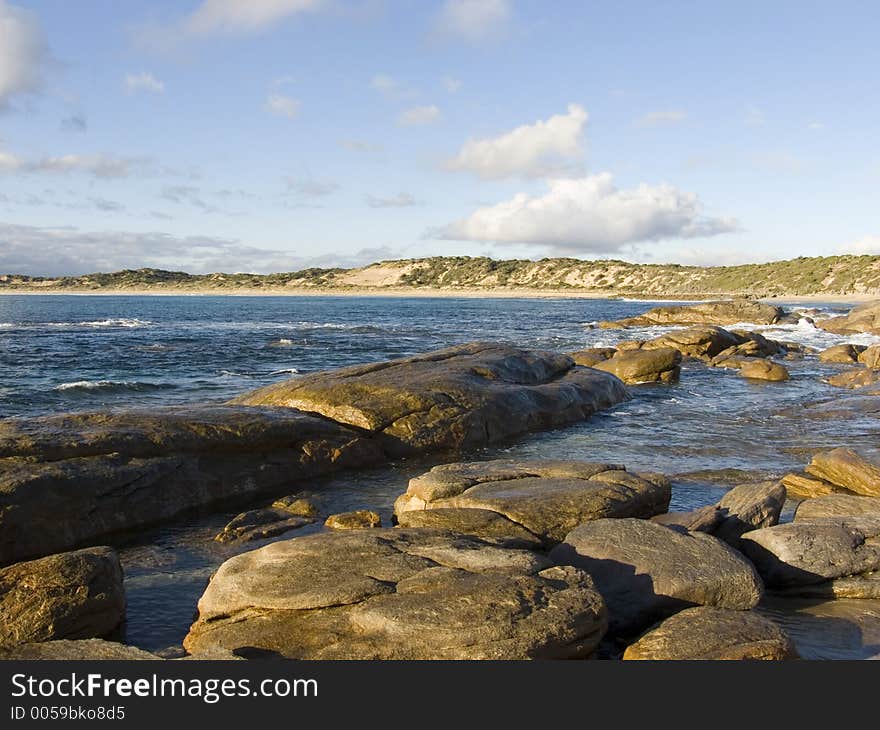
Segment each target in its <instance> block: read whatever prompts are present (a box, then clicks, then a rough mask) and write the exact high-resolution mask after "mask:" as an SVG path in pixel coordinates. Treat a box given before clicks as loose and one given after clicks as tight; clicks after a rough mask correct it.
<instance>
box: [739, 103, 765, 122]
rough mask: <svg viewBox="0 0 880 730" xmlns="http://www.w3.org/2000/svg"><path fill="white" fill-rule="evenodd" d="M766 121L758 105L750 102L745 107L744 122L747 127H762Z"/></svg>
mask: <svg viewBox="0 0 880 730" xmlns="http://www.w3.org/2000/svg"><path fill="white" fill-rule="evenodd" d="M766 122H767V119H766V117H765V116H764V112H762V111H761V110H760V109H758V107H756V106H754V105H752V104H750V105H749V106H748V108H747V109H746V116H745V119H744V123H745V125H746V126H747V127H763V126H764V124H765V123H766Z"/></svg>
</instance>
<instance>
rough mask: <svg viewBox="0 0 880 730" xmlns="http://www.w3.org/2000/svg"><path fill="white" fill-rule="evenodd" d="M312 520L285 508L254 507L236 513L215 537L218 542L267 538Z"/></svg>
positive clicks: (309, 522)
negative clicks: (291, 512)
mask: <svg viewBox="0 0 880 730" xmlns="http://www.w3.org/2000/svg"><path fill="white" fill-rule="evenodd" d="M312 522H314V520H313V519H311V518H309V517H297V516H294V515H291V514H290V513H289V512H287V511H285V510H283V509H273V508H269V509H252V510H250V511H248V512H242V513H241V514H240V515H236V516H235V517H234V518H233V519H232V520H231V521H230V522H229V524H228V525H226V527H224V528H223V529H222V530H221V531H220V532H219V533H218V534H217V535H216V536H215V537H214V539H215V540H216V541H217V542H250V541H252V540H265V539H267V538H270V537H275V536H277V535H283V534H284V533H285V532H289V531H290V530H296V529H297V528H299V527H305V526H306V525H310V524H311V523H312Z"/></svg>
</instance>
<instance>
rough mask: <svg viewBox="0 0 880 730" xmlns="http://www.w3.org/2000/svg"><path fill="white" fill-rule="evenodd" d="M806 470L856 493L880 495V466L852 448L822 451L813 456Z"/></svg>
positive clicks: (870, 495)
mask: <svg viewBox="0 0 880 730" xmlns="http://www.w3.org/2000/svg"><path fill="white" fill-rule="evenodd" d="M806 471H807V473H808V474H811V475H812V476H814V477H818V478H819V479H824V480H825V481H827V482H830V483H831V484H834V485H836V486H838V487H842V488H843V489H847V490H849V491H850V492H853V493H854V494H862V495H864V496H867V497H880V466H877V465H876V464H874V463H872V462H870V461H868V460H867V459H864V458H862V457H861V456H860V455H859V454H858V453H857V452H855V451H853V450H852V449H846V448H839V449H832V450H831V451H820V452H819V453H817V454H815V455H814V456H813V460H812V461H811V462H810V463H809V464H808V465H807V468H806Z"/></svg>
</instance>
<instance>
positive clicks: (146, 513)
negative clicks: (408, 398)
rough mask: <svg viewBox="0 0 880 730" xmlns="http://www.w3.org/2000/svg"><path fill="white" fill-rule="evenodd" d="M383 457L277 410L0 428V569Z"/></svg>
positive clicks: (211, 410) (365, 441) (73, 417)
mask: <svg viewBox="0 0 880 730" xmlns="http://www.w3.org/2000/svg"><path fill="white" fill-rule="evenodd" d="M621 387H622V386H621ZM385 461H387V457H386V455H385V453H384V452H383V450H382V448H381V446H380V445H379V444H377V443H376V442H375V441H373V440H372V439H370V438H367V437H365V436H364V435H363V434H362V433H360V432H358V431H357V430H355V429H351V428H349V427H347V426H342V425H339V424H336V423H332V422H331V421H328V420H327V419H324V418H319V417H315V416H310V415H308V414H305V413H300V412H299V411H295V410H292V409H287V408H256V407H245V406H201V407H170V408H151V409H149V410H146V409H139V410H126V411H108V412H91V413H72V414H66V415H61V416H47V417H42V418H33V419H6V420H0V565H2V564H7V563H11V562H15V561H18V560H23V559H25V558H30V557H35V556H40V555H46V554H50V553H57V552H60V551H63V550H67V549H70V548H72V547H77V546H79V545H83V544H88V543H92V544H94V543H95V542H97V541H98V540H100V539H103V538H104V537H105V536H108V535H112V534H116V533H119V532H121V531H125V530H134V529H139V528H142V527H144V526H147V525H151V524H155V523H159V522H162V521H163V520H168V519H171V518H174V517H176V516H178V515H180V514H183V513H184V512H186V511H188V510H192V509H193V508H196V507H203V506H208V505H213V504H220V503H225V502H227V501H228V500H230V499H233V498H235V499H243V498H247V497H249V496H251V495H253V494H256V493H258V492H261V491H264V490H268V489H277V488H279V487H280V486H282V485H284V484H289V483H290V482H291V481H293V480H296V479H305V478H310V477H314V476H316V475H319V474H326V473H329V472H332V471H334V470H338V469H342V468H352V467H358V466H367V465H375V464H378V463H383V462H385Z"/></svg>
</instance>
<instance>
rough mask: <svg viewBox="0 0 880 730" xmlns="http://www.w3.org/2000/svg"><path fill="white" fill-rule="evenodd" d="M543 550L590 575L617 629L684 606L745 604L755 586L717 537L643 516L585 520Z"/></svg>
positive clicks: (632, 628)
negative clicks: (546, 549) (677, 527)
mask: <svg viewBox="0 0 880 730" xmlns="http://www.w3.org/2000/svg"><path fill="white" fill-rule="evenodd" d="M550 557H551V558H552V559H553V560H554V561H555V562H557V563H559V564H562V565H574V566H576V567H578V568H582V569H583V570H585V571H587V572H588V573H589V574H590V575H592V576H593V579H594V580H595V582H596V588H597V589H598V590H599V592H600V593H601V594H602V596H603V597H604V599H605V602H606V604H607V605H608V611H609V613H610V616H611V630H612V631H613V632H615V633H618V634H620V635H632V634H635V633H638V632H639V631H642V630H644V629H645V628H646V627H647V626H649V625H651V624H652V623H654V622H656V621H658V620H661V619H664V618H666V617H667V616H670V615H672V614H674V613H677V612H678V611H680V610H682V609H684V608H688V607H690V606H695V605H706V606H718V607H720V608H731V609H749V608H753V607H754V606H755V605H756V604H757V603H758V601H759V600H760V598H761V593H762V590H763V586H762V583H761V579H760V578H759V577H758V575H757V573H756V572H755V569H754V568H753V567H752V565H751V563H749V562H748V561H747V560H746V559H745V558H743V557H742V556H741V555H740V554H739V553H738V552H736V551H735V550H733V549H732V548H731V547H730V546H728V545H727V544H725V543H724V542H722V541H721V540H718V539H717V538H714V537H712V536H711V535H706V534H705V533H702V532H689V533H685V532H681V531H678V530H674V529H671V528H669V527H664V526H663V525H658V524H656V523H654V522H650V521H647V520H637V519H607V520H596V521H595V522H587V523H585V524H583V525H580V526H579V527H576V528H575V529H574V530H572V531H571V532H570V533H569V534H568V536H567V537H566V538H565V542H563V543H561V544H559V545H557V546H556V547H555V548H553V550H552V551H551V552H550Z"/></svg>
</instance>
